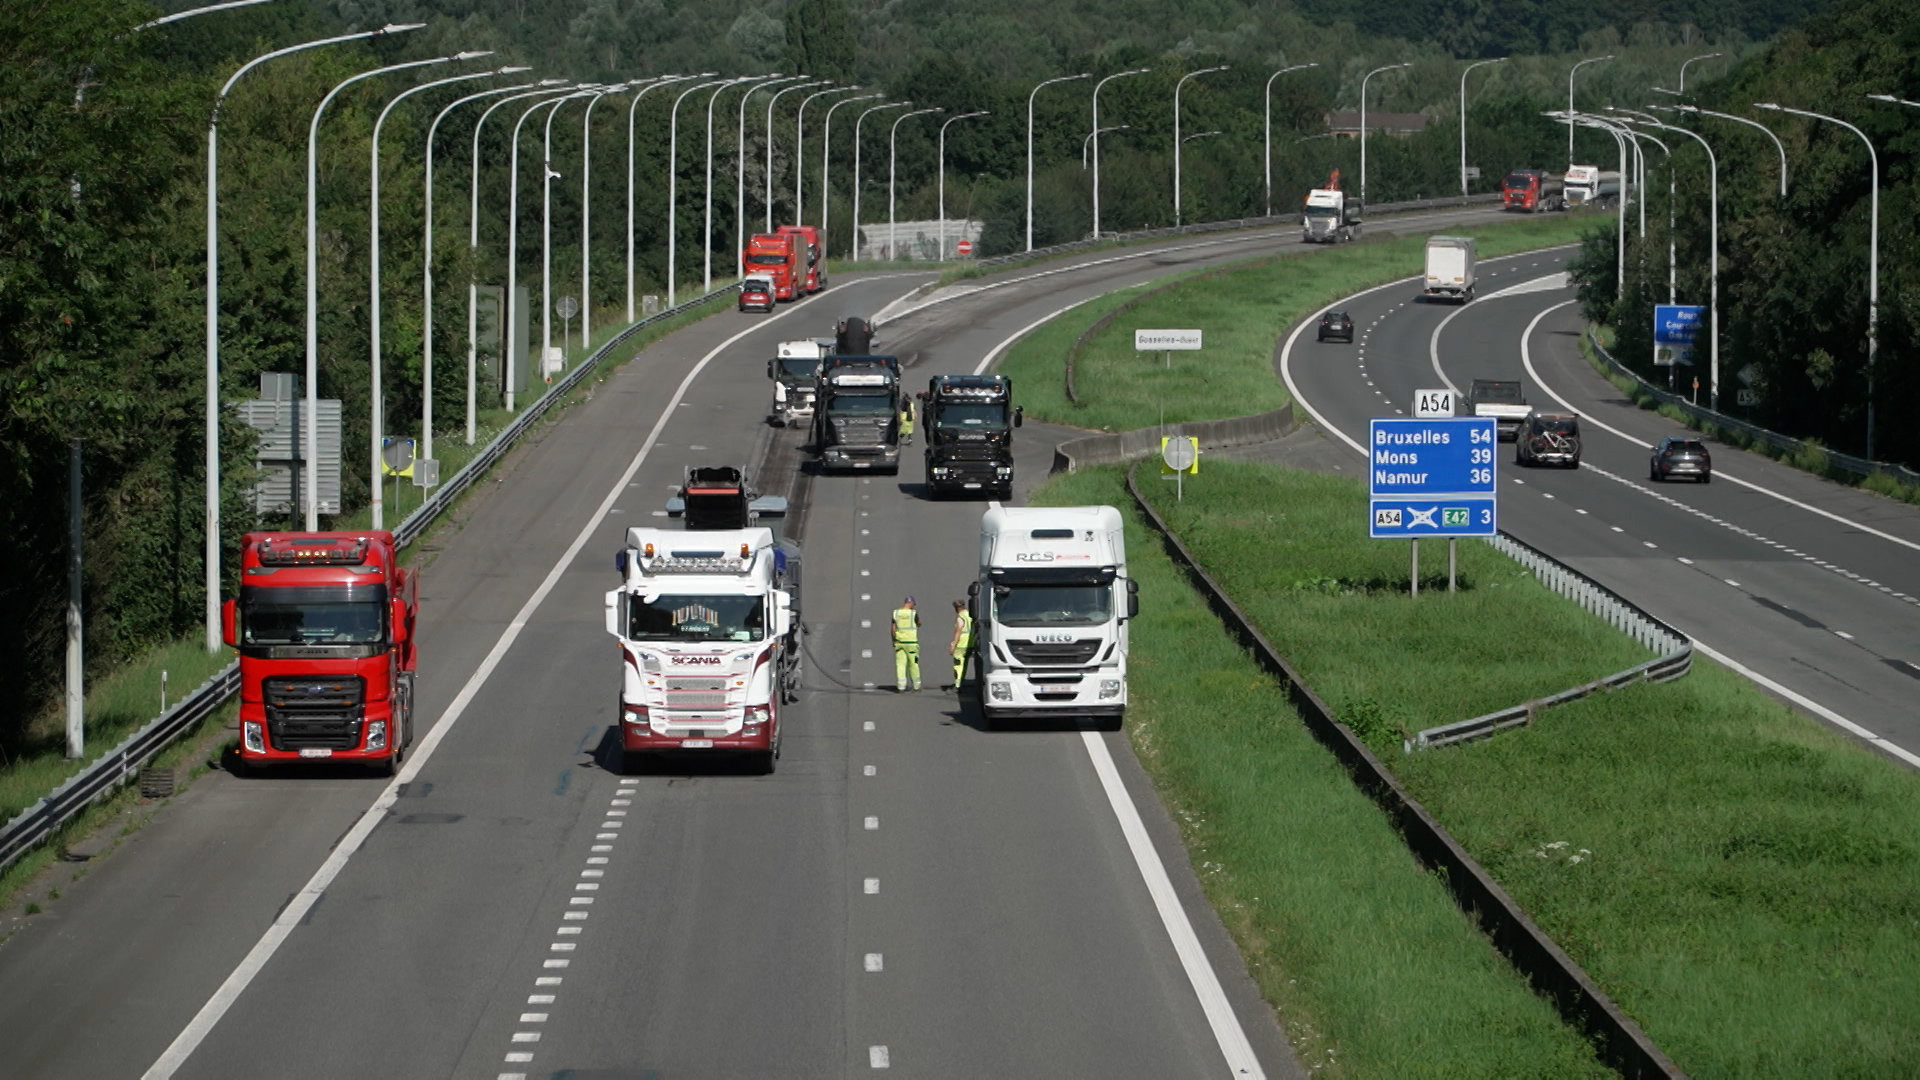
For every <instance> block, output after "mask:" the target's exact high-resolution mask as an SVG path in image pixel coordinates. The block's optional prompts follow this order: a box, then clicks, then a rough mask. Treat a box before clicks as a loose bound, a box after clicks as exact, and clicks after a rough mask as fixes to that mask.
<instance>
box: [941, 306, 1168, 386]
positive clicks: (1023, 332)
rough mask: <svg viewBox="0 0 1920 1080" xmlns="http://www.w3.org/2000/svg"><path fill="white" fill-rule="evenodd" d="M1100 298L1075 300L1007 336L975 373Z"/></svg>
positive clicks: (977, 365)
mask: <svg viewBox="0 0 1920 1080" xmlns="http://www.w3.org/2000/svg"><path fill="white" fill-rule="evenodd" d="M1132 287H1133V286H1131V285H1123V286H1121V288H1123V289H1130V288H1132ZM1114 291H1115V292H1118V291H1120V290H1119V289H1116V290H1114ZM1108 295H1111V294H1109V293H1101V294H1100V296H1108ZM1100 296H1089V297H1087V298H1086V299H1085V300H1075V301H1074V302H1073V303H1071V304H1068V305H1067V306H1066V307H1063V308H1059V309H1057V310H1055V311H1051V312H1048V313H1047V314H1045V315H1042V316H1040V317H1039V318H1037V319H1035V320H1033V321H1032V322H1030V323H1028V324H1027V325H1025V326H1023V327H1021V328H1020V329H1018V330H1015V331H1014V332H1013V333H1012V334H1010V335H1008V336H1007V339H1006V340H1004V341H1002V342H1001V343H1000V344H998V345H995V346H994V347H993V348H991V349H989V350H987V355H986V356H985V357H983V358H982V359H981V361H980V363H978V364H976V365H974V369H973V373H974V374H975V375H979V374H982V373H984V372H985V371H986V370H987V369H988V368H989V367H992V366H993V362H994V361H995V360H998V359H999V358H1000V354H1001V353H1003V352H1005V351H1007V346H1009V345H1011V344H1013V343H1014V342H1016V341H1019V340H1020V339H1021V338H1023V337H1026V336H1027V335H1028V334H1030V333H1032V332H1033V331H1034V330H1036V329H1038V328H1040V327H1041V326H1044V325H1046V324H1047V323H1050V322H1052V321H1053V320H1055V319H1057V318H1059V317H1060V316H1062V315H1065V314H1066V313H1067V312H1069V311H1072V310H1073V309H1074V308H1077V307H1079V306H1080V305H1081V304H1086V303H1091V302H1092V301H1095V300H1098V299H1100Z"/></svg>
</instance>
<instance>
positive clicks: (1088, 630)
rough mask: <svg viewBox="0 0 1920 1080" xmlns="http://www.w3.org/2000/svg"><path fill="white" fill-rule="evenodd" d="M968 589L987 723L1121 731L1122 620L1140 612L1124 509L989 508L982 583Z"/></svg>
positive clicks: (1124, 622) (985, 519) (983, 531)
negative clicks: (1081, 721)
mask: <svg viewBox="0 0 1920 1080" xmlns="http://www.w3.org/2000/svg"><path fill="white" fill-rule="evenodd" d="M968 592H969V594H970V595H971V596H972V598H973V600H972V603H973V619H974V638H975V640H974V646H973V648H974V654H975V657H976V660H977V662H978V667H977V673H978V674H977V680H978V686H979V688H980V708H981V712H982V713H983V715H984V717H985V719H986V721H987V723H988V725H989V726H992V725H993V724H994V723H996V722H998V721H1002V720H1019V719H1028V720H1041V719H1060V720H1065V719H1078V718H1083V717H1085V718H1093V719H1096V720H1098V721H1099V722H1100V723H1101V726H1103V727H1105V728H1107V729H1109V730H1118V729H1119V727H1120V723H1121V720H1122V718H1123V717H1124V716H1125V714H1126V708H1127V620H1128V619H1131V618H1132V617H1133V616H1135V615H1137V614H1139V611H1140V599H1139V586H1138V585H1137V584H1135V582H1134V581H1133V580H1132V579H1131V578H1129V577H1127V553H1126V537H1125V533H1124V532H1123V530H1122V527H1121V521H1120V511H1118V510H1116V509H1114V508H1113V507H1111V506H1065V507H1054V506H1048V507H1011V506H1001V505H1000V504H999V503H993V504H991V505H990V506H989V508H988V510H987V512H986V514H985V515H984V516H983V517H982V518H981V519H980V580H979V581H977V582H975V583H974V584H973V585H972V586H970V587H969V588H968Z"/></svg>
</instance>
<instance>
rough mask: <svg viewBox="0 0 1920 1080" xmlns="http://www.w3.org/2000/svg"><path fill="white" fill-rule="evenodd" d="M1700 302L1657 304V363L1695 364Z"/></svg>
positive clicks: (1655, 353)
mask: <svg viewBox="0 0 1920 1080" xmlns="http://www.w3.org/2000/svg"><path fill="white" fill-rule="evenodd" d="M1706 310H1707V309H1706V308H1704V307H1701V306H1700V305H1698V304H1655V305H1654V306H1653V362H1654V363H1655V364H1656V365H1658V366H1660V367H1672V366H1673V365H1675V364H1691V363H1693V343H1694V340H1695V339H1696V338H1698V337H1699V336H1700V316H1701V314H1702V313H1704V312H1705V311H1706Z"/></svg>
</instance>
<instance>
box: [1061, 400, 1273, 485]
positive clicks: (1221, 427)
mask: <svg viewBox="0 0 1920 1080" xmlns="http://www.w3.org/2000/svg"><path fill="white" fill-rule="evenodd" d="M1296 426H1298V422H1297V421H1296V420H1295V419H1294V416H1293V406H1291V405H1288V406H1286V407H1285V408H1280V409H1275V410H1273V411H1272V412H1263V413H1256V414H1254V415H1253V416H1235V417H1231V418H1229V419H1226V420H1189V421H1187V422H1185V423H1180V424H1167V425H1165V426H1163V427H1150V428H1135V429H1134V430H1132V431H1119V432H1114V433H1113V434H1110V435H1088V436H1085V437H1083V438H1079V439H1069V440H1067V441H1066V442H1063V443H1061V444H1059V445H1058V446H1056V447H1054V448H1053V469H1052V471H1053V472H1057V473H1058V472H1069V473H1070V472H1076V471H1078V470H1079V469H1080V468H1082V467H1083V466H1087V465H1113V464H1117V463H1119V462H1122V461H1134V460H1136V459H1138V458H1143V457H1148V456H1151V455H1153V454H1157V453H1159V452H1160V440H1161V438H1162V437H1164V436H1173V435H1191V436H1194V437H1196V438H1198V439H1199V440H1200V450H1201V452H1202V453H1204V452H1206V451H1208V450H1225V449H1227V448H1228V447H1233V446H1253V445H1255V444H1256V443H1263V442H1271V441H1272V440H1274V439H1278V438H1280V437H1281V436H1283V435H1286V434H1288V433H1290V432H1291V431H1293V429H1294V428H1295V427H1296Z"/></svg>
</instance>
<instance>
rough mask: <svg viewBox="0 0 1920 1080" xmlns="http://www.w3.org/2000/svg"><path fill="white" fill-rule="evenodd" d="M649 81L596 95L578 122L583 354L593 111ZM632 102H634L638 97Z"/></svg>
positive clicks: (589, 303) (589, 329) (587, 335)
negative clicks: (602, 102) (611, 97)
mask: <svg viewBox="0 0 1920 1080" xmlns="http://www.w3.org/2000/svg"><path fill="white" fill-rule="evenodd" d="M649 81H650V80H647V79H629V80H627V81H626V82H624V83H621V84H620V85H618V86H610V87H608V88H607V89H605V90H602V91H600V92H599V93H597V94H595V95H593V96H592V97H591V98H588V99H587V114H586V115H585V116H583V117H581V118H580V348H581V349H583V350H584V349H586V348H587V346H588V344H589V343H590V342H592V341H593V268H592V267H593V264H592V262H591V259H592V257H593V107H594V106H595V105H598V104H600V99H601V98H603V97H606V96H607V95H608V94H618V93H621V92H622V91H626V90H632V89H633V88H634V87H636V86H640V85H641V84H643V83H646V82H649ZM634 98H635V100H638V99H639V95H638V94H636V95H634ZM628 321H629V322H631V321H632V320H631V319H629V320H628Z"/></svg>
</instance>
